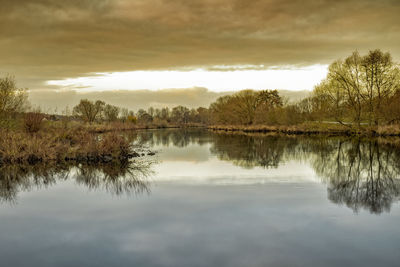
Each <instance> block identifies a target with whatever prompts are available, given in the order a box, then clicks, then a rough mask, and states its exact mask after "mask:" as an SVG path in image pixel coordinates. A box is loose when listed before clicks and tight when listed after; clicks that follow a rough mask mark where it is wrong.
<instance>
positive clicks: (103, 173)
mask: <svg viewBox="0 0 400 267" xmlns="http://www.w3.org/2000/svg"><path fill="white" fill-rule="evenodd" d="M153 163H154V162H153V161H151V160H135V161H126V162H112V163H107V164H79V165H73V164H70V165H68V164H54V165H46V164H36V165H6V166H2V167H0V201H3V202H4V201H5V202H16V200H17V196H18V193H19V192H21V191H31V190H33V189H39V188H47V187H49V186H52V185H55V184H56V183H57V182H59V181H65V180H67V179H75V181H76V183H77V184H79V185H84V186H86V187H88V188H89V189H91V190H99V189H103V190H106V191H107V192H109V193H112V194H115V195H120V194H140V193H144V192H149V186H148V182H147V177H148V176H149V175H150V174H151V173H152V170H151V166H152V164H153Z"/></svg>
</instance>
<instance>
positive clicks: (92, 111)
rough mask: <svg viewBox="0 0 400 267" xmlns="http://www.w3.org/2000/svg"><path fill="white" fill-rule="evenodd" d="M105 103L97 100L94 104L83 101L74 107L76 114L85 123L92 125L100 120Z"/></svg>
mask: <svg viewBox="0 0 400 267" xmlns="http://www.w3.org/2000/svg"><path fill="white" fill-rule="evenodd" d="M104 105H105V103H104V102H103V101H100V100H97V101H96V102H92V101H90V100H87V99H82V100H81V101H80V102H79V104H78V105H76V106H75V107H74V114H75V115H77V116H80V117H81V118H82V119H83V120H84V121H86V122H89V123H92V122H94V121H96V120H97V119H99V118H100V116H101V112H102V111H103V108H104Z"/></svg>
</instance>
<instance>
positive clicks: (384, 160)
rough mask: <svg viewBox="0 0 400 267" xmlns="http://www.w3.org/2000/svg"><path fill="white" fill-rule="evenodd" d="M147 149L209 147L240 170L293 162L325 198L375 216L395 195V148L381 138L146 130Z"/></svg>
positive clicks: (398, 185) (399, 168)
mask: <svg viewBox="0 0 400 267" xmlns="http://www.w3.org/2000/svg"><path fill="white" fill-rule="evenodd" d="M139 136H140V138H143V139H145V140H147V142H149V144H151V145H160V144H161V145H163V146H168V145H171V144H172V145H173V146H179V147H184V146H188V145H189V144H193V143H195V144H200V145H202V144H205V143H210V144H211V148H210V152H211V153H212V154H214V155H216V156H217V157H218V159H220V160H223V161H229V162H232V163H233V164H235V165H237V166H240V167H243V168H248V169H251V168H254V167H263V168H267V169H268V168H277V167H278V166H279V165H280V164H282V163H285V162H288V161H290V160H296V161H300V162H305V163H307V164H310V165H311V166H312V168H313V169H314V171H315V172H316V174H317V175H318V176H319V177H320V179H321V180H322V181H323V182H325V183H326V184H327V187H328V198H329V200H331V201H332V202H333V203H337V204H345V205H346V206H348V207H349V208H351V209H352V210H353V211H354V212H358V211H359V210H360V209H366V210H369V211H370V212H371V213H376V214H379V213H381V212H383V211H390V207H391V205H392V203H393V202H395V201H397V200H399V196H400V161H399V160H398V159H399V158H400V148H399V147H398V146H397V145H394V144H391V143H383V142H380V140H377V139H375V140H362V139H360V138H339V137H330V138H326V137H299V136H297V137H293V136H279V135H262V134H253V135H244V134H228V133H223V132H222V133H221V132H220V133H215V132H204V131H201V130H186V131H182V130H180V131H176V130H175V131H147V132H143V133H141V134H140V135H139Z"/></svg>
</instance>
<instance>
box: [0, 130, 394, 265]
mask: <svg viewBox="0 0 400 267" xmlns="http://www.w3.org/2000/svg"><path fill="white" fill-rule="evenodd" d="M136 140H137V142H139V143H143V144H144V145H145V146H148V147H149V148H151V149H152V150H156V151H158V153H157V155H156V156H155V157H150V156H145V157H143V158H140V159H136V160H135V161H133V162H131V163H129V164H120V165H117V166H115V165H111V166H91V165H79V166H30V167H29V166H26V167H18V166H3V167H0V200H1V203H0V219H1V230H0V256H1V260H0V262H1V264H0V266H350V265H351V266H398V262H399V260H400V256H399V254H398V250H399V247H400V228H399V221H400V206H399V205H398V200H399V196H400V161H399V159H400V150H399V149H398V148H397V147H396V146H393V145H389V144H384V143H383V142H378V141H377V140H359V139H348V138H326V137H313V138H311V137H287V136H275V135H270V136H265V135H239V134H226V133H212V132H208V131H205V130H155V131H143V132H139V133H137V136H136Z"/></svg>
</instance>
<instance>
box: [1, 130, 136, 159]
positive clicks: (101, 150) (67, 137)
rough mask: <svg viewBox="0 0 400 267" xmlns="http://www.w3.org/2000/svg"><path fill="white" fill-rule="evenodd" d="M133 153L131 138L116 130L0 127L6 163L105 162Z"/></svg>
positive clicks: (132, 154)
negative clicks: (94, 130) (97, 131)
mask: <svg viewBox="0 0 400 267" xmlns="http://www.w3.org/2000/svg"><path fill="white" fill-rule="evenodd" d="M134 155H135V153H134V152H133V147H132V143H131V140H129V139H128V137H126V136H124V135H121V134H118V133H116V132H110V133H105V134H103V135H98V134H95V133H91V132H89V131H87V130H85V129H82V128H75V129H69V130H57V129H50V130H49V129H47V130H46V131H39V132H37V133H34V134H31V133H29V134H28V133H26V132H22V131H18V132H17V131H0V160H1V161H2V162H6V163H30V164H32V163H36V162H46V161H58V162H61V161H93V162H98V161H106V162H108V161H112V160H126V159H128V158H129V157H132V156H134Z"/></svg>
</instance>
